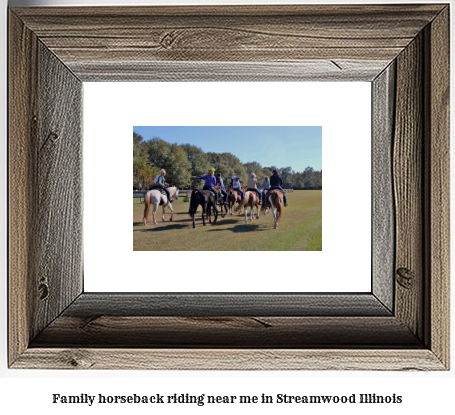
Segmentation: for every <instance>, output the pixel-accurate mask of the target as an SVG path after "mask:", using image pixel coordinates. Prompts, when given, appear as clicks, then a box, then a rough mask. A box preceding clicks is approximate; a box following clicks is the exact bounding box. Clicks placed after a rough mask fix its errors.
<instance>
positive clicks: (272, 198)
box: [262, 189, 283, 229]
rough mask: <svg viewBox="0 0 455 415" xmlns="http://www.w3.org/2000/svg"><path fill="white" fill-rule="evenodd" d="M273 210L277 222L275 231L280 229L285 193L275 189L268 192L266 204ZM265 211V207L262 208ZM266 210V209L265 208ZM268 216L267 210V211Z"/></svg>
mask: <svg viewBox="0 0 455 415" xmlns="http://www.w3.org/2000/svg"><path fill="white" fill-rule="evenodd" d="M267 203H268V204H269V205H270V206H271V208H272V214H273V220H274V222H275V229H276V228H277V227H278V222H279V220H280V219H281V214H282V212H283V193H281V192H280V191H279V190H276V189H273V190H269V191H268V192H267V196H266V203H265V206H267ZM262 209H263V210H264V207H263V208H262ZM265 209H266V208H265ZM266 214H267V210H266Z"/></svg>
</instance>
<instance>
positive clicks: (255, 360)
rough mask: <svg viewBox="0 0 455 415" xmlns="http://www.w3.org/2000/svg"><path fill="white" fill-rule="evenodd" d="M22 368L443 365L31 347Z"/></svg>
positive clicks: (298, 353)
mask: <svg viewBox="0 0 455 415" xmlns="http://www.w3.org/2000/svg"><path fill="white" fill-rule="evenodd" d="M13 367H14V368H18V369H30V368H42V367H46V368H49V369H92V370H97V369H111V370H127V369H139V370H376V371H381V370H396V371H412V370H413V371H434V370H444V366H443V365H442V364H441V362H440V361H439V360H438V359H437V358H436V357H435V355H434V354H433V353H432V352H431V351H428V350H395V349H388V350H343V349H329V350H327V349H325V350H324V349H311V350H277V349H273V350H269V349H264V350H241V349H226V350H219V349H218V350H216V349H215V350H204V351H203V352H197V351H195V350H193V349H172V348H171V349H155V350H153V349H148V350H147V349H145V350H144V349H139V350H135V349H99V348H97V349H90V348H70V349H65V348H36V349H34V348H30V349H28V350H27V351H26V352H25V353H24V354H23V355H22V356H21V357H20V359H18V360H17V361H16V362H15V364H14V366H13Z"/></svg>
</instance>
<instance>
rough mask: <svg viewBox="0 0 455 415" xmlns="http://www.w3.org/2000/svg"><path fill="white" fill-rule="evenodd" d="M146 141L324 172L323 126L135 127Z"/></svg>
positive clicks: (297, 169) (272, 164) (246, 160)
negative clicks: (185, 146)
mask: <svg viewBox="0 0 455 415" xmlns="http://www.w3.org/2000/svg"><path fill="white" fill-rule="evenodd" d="M133 130H134V132H136V133H137V134H140V135H141V136H142V137H143V138H144V140H150V139H152V138H155V137H159V138H161V139H162V140H164V141H167V142H168V143H171V144H172V143H178V144H187V143H189V144H192V145H195V146H197V147H199V148H201V149H202V150H203V151H204V152H206V153H207V152H210V151H211V152H216V153H224V152H229V153H232V154H234V155H235V156H237V157H238V158H239V159H240V161H241V162H242V163H247V162H251V161H257V162H258V163H260V164H261V165H262V166H263V167H267V166H276V167H287V166H291V167H292V168H293V169H294V170H295V171H299V172H301V171H303V170H304V169H305V168H306V167H308V166H311V167H313V168H314V169H315V170H321V169H322V127H262V126H261V127H151V126H149V127H145V126H143V127H133Z"/></svg>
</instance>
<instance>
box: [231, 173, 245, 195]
mask: <svg viewBox="0 0 455 415" xmlns="http://www.w3.org/2000/svg"><path fill="white" fill-rule="evenodd" d="M231 179H232V181H231V188H232V190H235V191H237V192H238V193H239V194H240V197H241V199H240V200H243V198H244V197H245V194H244V193H243V190H242V188H241V187H240V177H238V176H236V175H235V174H233V175H232V177H231Z"/></svg>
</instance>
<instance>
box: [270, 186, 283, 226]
mask: <svg viewBox="0 0 455 415" xmlns="http://www.w3.org/2000/svg"><path fill="white" fill-rule="evenodd" d="M272 198H274V199H275V200H274V204H275V207H276V211H277V213H278V219H277V220H276V221H277V222H279V220H280V219H281V213H282V211H283V207H282V201H281V197H280V195H279V194H278V193H276V192H275V194H274V195H273V196H272Z"/></svg>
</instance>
